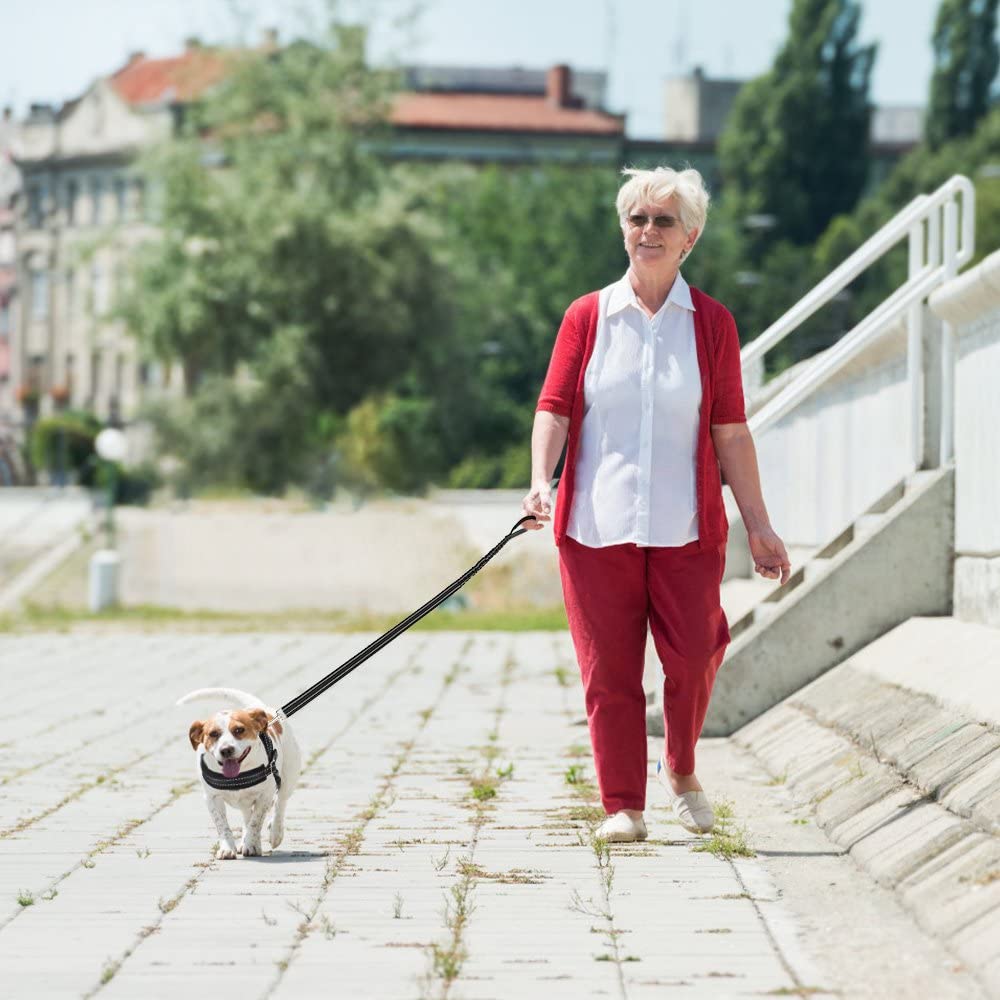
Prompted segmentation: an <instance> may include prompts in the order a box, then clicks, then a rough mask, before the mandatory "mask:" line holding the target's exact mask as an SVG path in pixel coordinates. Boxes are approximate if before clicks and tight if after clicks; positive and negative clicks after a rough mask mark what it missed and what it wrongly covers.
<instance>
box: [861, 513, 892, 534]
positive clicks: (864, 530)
mask: <svg viewBox="0 0 1000 1000" xmlns="http://www.w3.org/2000/svg"><path fill="white" fill-rule="evenodd" d="M885 519H886V515H885V514H862V515H861V517H859V518H858V519H857V520H856V521H855V522H854V538H855V540H857V539H858V538H864V537H866V536H867V535H870V534H872V533H873V532H875V531H878V529H879V528H881V527H882V525H883V524H885Z"/></svg>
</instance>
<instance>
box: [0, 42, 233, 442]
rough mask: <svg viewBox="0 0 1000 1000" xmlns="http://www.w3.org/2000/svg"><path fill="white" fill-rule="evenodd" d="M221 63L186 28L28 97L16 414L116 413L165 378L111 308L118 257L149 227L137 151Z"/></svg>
mask: <svg viewBox="0 0 1000 1000" xmlns="http://www.w3.org/2000/svg"><path fill="white" fill-rule="evenodd" d="M223 71H224V66H223V62H222V60H221V58H220V56H219V55H218V54H217V53H216V52H214V51H213V50H210V49H204V48H202V47H201V46H200V45H199V44H198V43H197V42H195V41H194V40H192V41H191V42H190V43H189V45H188V47H187V49H186V51H185V52H184V54H183V55H181V56H178V57H175V58H171V59H148V58H147V57H146V56H145V55H144V54H143V53H141V52H137V53H134V54H133V55H132V56H131V57H130V58H129V60H128V62H127V63H126V64H125V65H124V66H123V67H122V68H121V69H119V70H118V71H117V72H115V73H113V74H112V75H111V76H109V77H106V78H102V79H99V80H97V81H95V82H94V83H93V84H92V85H91V87H89V88H88V89H87V91H86V92H85V93H84V94H82V95H81V96H80V97H78V98H76V99H75V100H72V101H69V102H68V103H66V104H65V105H63V107H62V108H60V109H58V110H56V109H55V108H52V107H49V106H47V105H34V106H32V108H31V111H30V113H29V115H28V117H27V119H26V120H25V121H24V122H23V124H22V126H21V129H20V151H19V155H18V158H17V163H18V166H19V168H20V171H21V175H22V194H21V198H20V208H19V211H18V212H17V258H18V274H19V286H20V289H21V295H20V301H21V303H22V306H21V309H20V310H19V313H20V315H19V319H18V322H17V326H16V334H15V336H14V340H13V345H12V350H11V352H10V354H11V357H10V380H11V382H12V383H13V385H14V387H15V389H14V392H15V397H16V401H17V403H18V404H19V405H20V408H21V411H22V412H21V414H20V416H21V418H22V420H23V421H25V422H28V423H30V422H31V421H32V420H34V419H35V418H37V416H39V415H41V414H46V413H48V412H51V411H53V410H58V409H61V408H65V407H70V406H71V407H77V408H85V409H89V410H91V411H93V412H94V413H95V414H96V415H97V416H98V417H100V418H101V419H103V420H110V421H116V420H119V419H121V418H123V417H125V416H128V415H131V414H132V413H134V412H135V409H136V406H137V404H138V402H139V399H140V397H141V396H142V394H143V392H144V390H145V389H146V388H147V387H150V386H152V385H154V384H162V383H163V382H164V381H166V379H167V376H168V375H169V372H161V371H160V370H159V369H158V368H157V366H155V365H150V364H146V363H144V362H143V359H141V358H140V357H139V356H138V350H137V345H136V343H135V341H134V339H133V338H131V337H130V336H128V335H127V334H126V332H125V331H124V329H123V328H122V325H121V323H120V322H119V321H117V320H115V319H114V318H113V317H112V315H111V307H112V303H113V300H114V293H115V289H116V287H117V285H118V283H119V282H120V281H121V280H122V277H123V275H124V271H125V262H126V260H127V259H128V257H129V255H130V254H131V253H132V252H133V251H134V248H135V247H136V246H137V245H138V244H139V243H141V242H142V241H143V240H145V239H148V238H149V237H150V236H151V235H152V234H153V233H154V232H155V229H154V227H153V225H152V223H151V211H150V198H149V195H148V192H147V191H146V187H145V181H144V179H143V177H142V176H141V174H140V173H139V172H138V170H137V169H136V158H137V156H138V154H139V153H140V152H141V151H142V150H143V149H144V148H146V147H148V146H149V145H151V144H152V143H155V142H157V141H159V140H162V139H164V138H167V137H169V136H170V135H171V134H172V133H173V130H174V128H175V127H176V124H177V122H178V119H179V109H180V108H181V107H182V106H183V104H184V103H185V102H187V101H190V100H193V99H195V98H196V97H198V96H200V95H201V94H203V93H204V92H205V91H206V90H207V89H208V88H210V87H211V86H212V85H213V84H215V83H216V82H218V81H219V80H220V79H221V78H222V75H223Z"/></svg>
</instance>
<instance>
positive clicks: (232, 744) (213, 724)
mask: <svg viewBox="0 0 1000 1000" xmlns="http://www.w3.org/2000/svg"><path fill="white" fill-rule="evenodd" d="M271 721H272V719H271V718H270V717H269V716H268V714H267V712H265V711H264V709H262V708H246V709H238V710H236V711H232V712H216V713H215V715H211V716H209V717H208V718H207V719H199V720H197V721H196V722H192V723H191V728H190V729H189V730H188V738H189V739H190V740H191V746H192V747H193V748H194V749H195V750H197V749H198V747H200V746H201V747H204V748H205V753H206V754H211V756H212V757H214V758H215V761H216V762H217V763H218V764H219V766H220V767H221V768H222V774H223V777H226V778H235V777H236V776H237V775H238V774H239V773H240V766H241V765H242V763H243V761H244V760H246V758H247V756H248V755H249V753H250V751H251V750H253V748H254V745H255V744H256V743H257V740H258V739H260V734H261V733H262V732H264V730H265V729H267V727H268V724H269V723H270V722H271ZM276 725H277V724H276Z"/></svg>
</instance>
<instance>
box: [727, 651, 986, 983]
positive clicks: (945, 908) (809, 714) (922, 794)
mask: <svg viewBox="0 0 1000 1000" xmlns="http://www.w3.org/2000/svg"><path fill="white" fill-rule="evenodd" d="M733 739H734V741H735V742H736V743H738V744H739V745H741V746H743V747H745V748H746V749H748V750H750V751H751V752H752V753H753V754H754V755H755V756H756V757H757V758H758V759H759V760H761V761H762V762H763V763H764V764H765V766H766V767H767V768H768V769H769V770H770V771H771V773H772V774H774V775H775V776H777V778H778V780H780V781H782V782H783V783H784V784H785V786H786V788H787V789H788V791H789V792H790V794H791V795H792V797H793V798H794V799H796V800H797V801H798V802H799V803H801V804H809V805H811V806H812V808H813V810H814V814H815V819H816V822H817V823H818V824H819V826H820V827H821V828H822V829H823V830H824V832H825V833H826V834H827V836H828V837H829V838H830V839H831V840H832V841H833V842H834V843H836V844H838V845H839V846H841V847H843V848H844V849H845V850H846V851H847V852H848V853H850V854H851V856H852V857H853V858H854V860H855V861H856V862H857V863H858V864H859V865H860V866H861V867H862V868H863V869H864V870H865V871H867V872H868V873H869V874H870V875H871V876H872V877H873V878H875V879H876V880H877V881H878V882H879V883H880V884H882V885H884V886H886V887H888V888H891V889H893V890H895V892H896V893H897V895H898V897H899V899H900V900H901V902H902V903H903V905H904V906H906V907H907V908H908V909H910V910H911V912H912V913H913V914H914V916H915V918H916V919H917V921H918V922H919V923H920V925H921V926H922V927H923V928H924V929H925V930H926V931H927V932H928V933H930V934H932V935H934V936H935V937H936V938H938V939H939V940H941V941H942V943H943V944H944V945H945V946H946V947H947V948H948V949H949V950H950V951H952V952H953V953H954V954H955V955H956V956H958V957H959V958H960V959H961V960H962V961H963V962H964V963H965V964H966V965H967V966H968V967H969V968H970V969H971V970H972V971H974V972H975V974H976V975H977V977H978V978H979V979H980V980H981V982H982V983H983V985H984V987H985V988H986V989H987V991H988V992H989V993H990V995H1000V732H998V731H997V729H996V728H994V727H993V726H991V725H987V724H984V723H980V722H975V721H972V720H970V719H968V718H966V717H964V716H963V715H961V714H960V713H958V712H956V710H955V709H953V708H950V707H945V706H942V705H940V704H939V703H938V702H937V701H935V699H933V698H932V697H930V696H929V695H927V694H923V693H918V692H914V691H911V690H908V689H906V688H902V687H900V686H898V685H895V684H891V683H888V682H886V681H884V680H882V679H880V678H877V677H873V676H872V675H870V674H868V673H867V672H865V671H863V670H859V669H855V668H853V667H852V666H851V664H850V663H849V662H848V663H845V664H843V665H841V666H840V667H837V668H836V669H834V670H832V671H830V672H829V673H827V674H825V675H824V676H823V677H821V678H820V679H819V680H817V681H815V682H814V683H813V684H811V685H809V686H808V687H806V688H804V689H803V690H802V691H800V692H799V693H798V694H797V695H795V696H794V697H793V698H790V699H789V700H788V701H786V702H784V703H783V704H781V705H778V706H776V707H775V708H773V709H771V710H770V711H769V712H767V713H765V714H764V715H762V716H760V717H759V718H757V719H755V720H754V721H753V722H751V723H749V724H748V725H747V726H744V727H743V728H742V729H741V730H740V731H739V732H738V733H736V734H735V735H734V737H733Z"/></svg>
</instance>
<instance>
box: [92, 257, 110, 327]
mask: <svg viewBox="0 0 1000 1000" xmlns="http://www.w3.org/2000/svg"><path fill="white" fill-rule="evenodd" d="M90 289H91V300H90V307H91V310H92V311H93V313H94V315H95V316H103V315H104V314H105V313H106V312H107V311H108V299H109V296H108V277H107V274H106V273H105V272H104V268H102V267H101V265H100V264H94V265H93V266H92V267H91V269H90Z"/></svg>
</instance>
